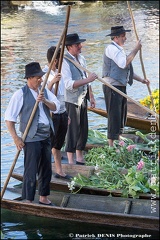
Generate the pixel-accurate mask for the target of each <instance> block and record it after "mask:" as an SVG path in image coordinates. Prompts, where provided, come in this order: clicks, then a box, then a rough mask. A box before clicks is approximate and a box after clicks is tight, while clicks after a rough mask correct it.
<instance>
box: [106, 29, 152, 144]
mask: <svg viewBox="0 0 160 240" xmlns="http://www.w3.org/2000/svg"><path fill="white" fill-rule="evenodd" d="M130 31H131V30H125V29H124V27H123V26H115V27H111V34H108V35H107V36H111V40H112V42H111V43H110V44H109V45H108V46H107V47H106V49H105V52H104V56H103V73H102V77H103V78H104V79H105V80H106V81H107V82H108V83H109V84H111V85H112V86H114V87H116V88H117V89H119V90H120V91H122V92H123V93H125V94H126V85H127V83H128V84H129V85H132V83H133V79H135V80H137V81H139V82H142V83H144V84H149V83H150V82H149V80H147V79H143V78H141V77H139V76H138V75H136V74H135V73H134V72H133V67H132V60H133V59H134V57H135V56H136V54H137V52H138V51H139V50H140V49H141V47H142V45H141V41H138V42H137V44H136V46H135V48H134V49H133V50H132V51H131V53H130V54H129V55H128V56H126V53H125V51H124V49H123V45H124V43H125V41H126V32H130ZM103 92H104V97H105V103H106V110H107V113H108V143H109V146H110V147H113V143H114V140H118V139H119V137H120V135H121V134H122V133H123V128H124V126H125V123H126V117H127V99H126V98H125V97H123V96H122V95H120V94H119V93H117V92H115V91H114V90H112V89H111V88H109V87H108V86H106V85H103Z"/></svg>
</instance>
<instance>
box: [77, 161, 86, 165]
mask: <svg viewBox="0 0 160 240" xmlns="http://www.w3.org/2000/svg"><path fill="white" fill-rule="evenodd" d="M76 164H77V165H85V163H84V162H78V161H76Z"/></svg>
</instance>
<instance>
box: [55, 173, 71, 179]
mask: <svg viewBox="0 0 160 240" xmlns="http://www.w3.org/2000/svg"><path fill="white" fill-rule="evenodd" d="M55 178H60V179H63V180H71V179H72V178H73V177H72V176H70V175H68V174H66V176H61V175H60V174H58V173H56V174H55Z"/></svg>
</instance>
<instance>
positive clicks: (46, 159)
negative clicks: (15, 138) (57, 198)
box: [22, 138, 52, 201]
mask: <svg viewBox="0 0 160 240" xmlns="http://www.w3.org/2000/svg"><path fill="white" fill-rule="evenodd" d="M36 175H38V193H39V195H40V196H48V195H49V194H50V181H51V176H52V168H51V143H50V138H47V139H46V140H43V141H37V142H26V143H25V147H24V176H23V187H22V198H23V199H26V200H30V201H33V200H34V196H35V192H36V177H37V176H36Z"/></svg>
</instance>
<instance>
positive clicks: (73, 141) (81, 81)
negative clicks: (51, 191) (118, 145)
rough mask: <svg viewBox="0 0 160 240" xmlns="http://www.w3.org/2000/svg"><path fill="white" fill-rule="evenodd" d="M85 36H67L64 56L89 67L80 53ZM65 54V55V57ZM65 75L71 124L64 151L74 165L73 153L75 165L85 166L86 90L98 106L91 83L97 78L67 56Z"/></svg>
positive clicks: (86, 136)
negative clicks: (78, 66) (79, 67)
mask: <svg viewBox="0 0 160 240" xmlns="http://www.w3.org/2000/svg"><path fill="white" fill-rule="evenodd" d="M84 41H86V39H81V38H79V36H78V34H77V33H73V34H68V35H67V36H66V42H65V45H66V48H67V53H66V54H65V56H67V57H68V58H70V59H72V60H74V61H75V62H78V63H79V64H81V65H82V66H83V67H85V66H86V61H85V58H84V57H83V56H82V54H81V49H82V42H84ZM65 56H64V57H65ZM62 77H63V79H64V85H65V103H66V109H67V113H68V116H69V117H70V119H71V123H70V124H69V125H68V130H67V135H66V146H65V151H66V152H67V157H68V162H69V164H74V153H76V164H81V165H84V164H85V161H84V158H83V150H84V149H85V145H86V142H87V138H88V118H87V93H89V94H88V95H89V101H90V104H91V107H95V100H94V96H93V93H92V88H91V85H89V83H90V82H92V81H94V80H95V79H96V78H97V75H96V74H95V73H91V74H89V75H88V76H87V74H86V72H84V71H81V70H79V69H78V68H77V67H75V65H74V64H73V63H72V62H70V61H69V60H68V59H64V60H63V63H62Z"/></svg>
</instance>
